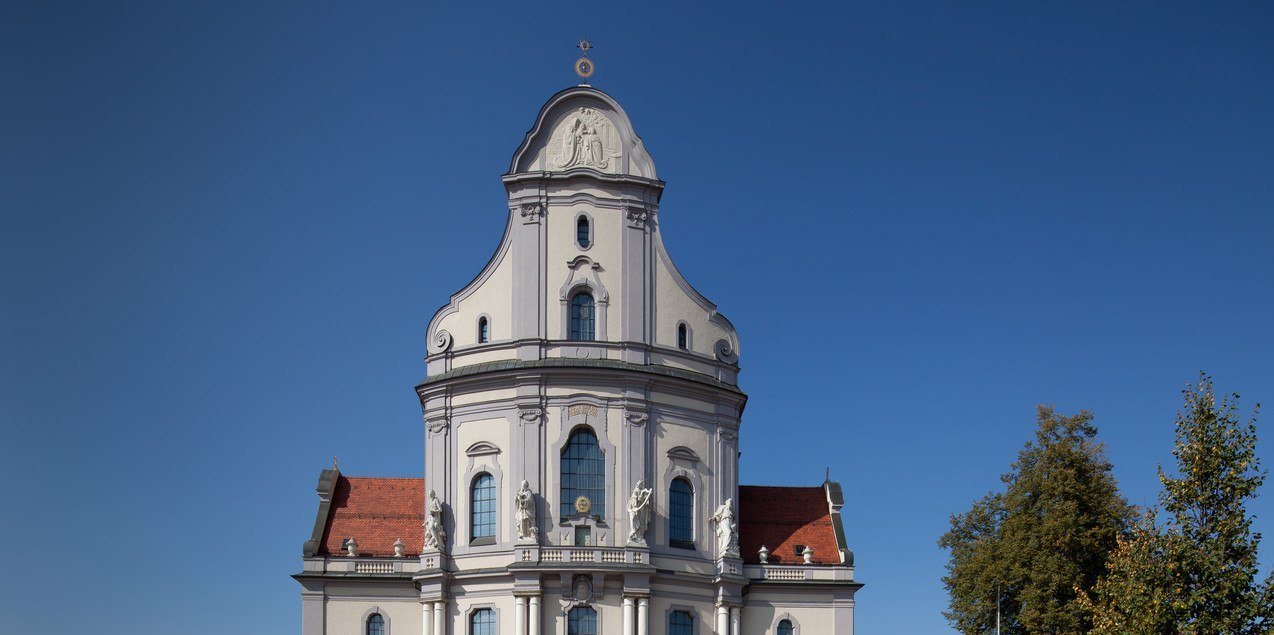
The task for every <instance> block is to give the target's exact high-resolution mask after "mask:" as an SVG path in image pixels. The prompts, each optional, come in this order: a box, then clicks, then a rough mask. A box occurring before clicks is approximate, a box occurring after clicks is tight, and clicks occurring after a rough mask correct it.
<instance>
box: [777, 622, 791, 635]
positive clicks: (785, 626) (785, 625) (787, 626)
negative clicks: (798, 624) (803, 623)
mask: <svg viewBox="0 0 1274 635" xmlns="http://www.w3.org/2000/svg"><path fill="white" fill-rule="evenodd" d="M779 635H792V622H791V620H783V621H781V622H779Z"/></svg>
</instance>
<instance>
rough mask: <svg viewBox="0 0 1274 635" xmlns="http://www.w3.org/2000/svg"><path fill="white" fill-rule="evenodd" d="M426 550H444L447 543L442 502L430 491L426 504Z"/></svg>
mask: <svg viewBox="0 0 1274 635" xmlns="http://www.w3.org/2000/svg"><path fill="white" fill-rule="evenodd" d="M425 512H426V514H427V517H426V518H425V548H426V549H439V550H441V549H442V545H443V543H445V542H446V541H447V532H446V531H445V530H443V528H442V501H441V500H439V499H438V494H437V493H436V492H434V491H433V490H429V498H428V500H427V501H426V502H425Z"/></svg>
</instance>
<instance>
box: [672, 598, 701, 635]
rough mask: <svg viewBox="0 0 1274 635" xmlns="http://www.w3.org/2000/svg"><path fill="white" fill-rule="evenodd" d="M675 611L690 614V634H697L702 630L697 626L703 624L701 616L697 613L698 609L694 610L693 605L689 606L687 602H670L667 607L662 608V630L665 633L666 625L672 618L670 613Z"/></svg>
mask: <svg viewBox="0 0 1274 635" xmlns="http://www.w3.org/2000/svg"><path fill="white" fill-rule="evenodd" d="M677 611H681V612H683V613H689V614H690V618H691V619H690V633H691V635H699V634H700V633H701V632H703V629H701V628H699V625H700V624H703V616H701V615H699V611H696V610H695V607H693V606H690V605H688V604H672V605H670V606H669V607H668V608H667V609H665V610H664V624H663V631H664V632H665V633H666V632H668V625H669V623H670V622H671V620H672V614H673V613H676V612H677Z"/></svg>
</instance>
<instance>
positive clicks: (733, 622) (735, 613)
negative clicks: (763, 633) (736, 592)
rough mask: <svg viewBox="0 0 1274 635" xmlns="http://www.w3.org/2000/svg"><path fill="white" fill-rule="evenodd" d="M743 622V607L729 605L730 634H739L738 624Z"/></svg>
mask: <svg viewBox="0 0 1274 635" xmlns="http://www.w3.org/2000/svg"><path fill="white" fill-rule="evenodd" d="M742 622H743V607H740V606H732V607H730V635H739V626H740V625H741V623H742Z"/></svg>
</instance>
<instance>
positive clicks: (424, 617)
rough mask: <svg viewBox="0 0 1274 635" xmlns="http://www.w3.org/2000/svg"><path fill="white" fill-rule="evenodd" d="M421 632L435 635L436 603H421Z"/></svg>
mask: <svg viewBox="0 0 1274 635" xmlns="http://www.w3.org/2000/svg"><path fill="white" fill-rule="evenodd" d="M420 618H421V619H420V623H421V625H420V632H421V635H433V630H434V603H433V602H421V603H420Z"/></svg>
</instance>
